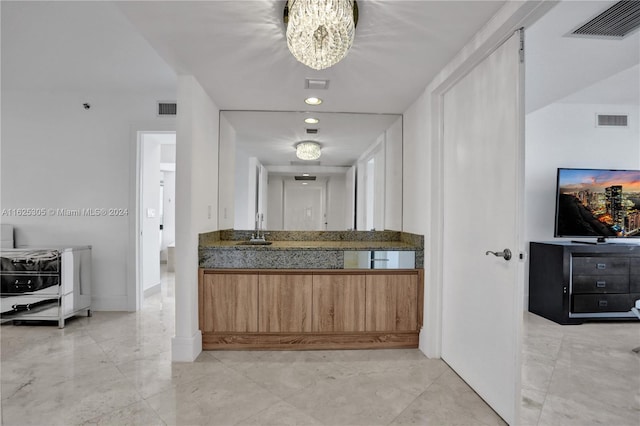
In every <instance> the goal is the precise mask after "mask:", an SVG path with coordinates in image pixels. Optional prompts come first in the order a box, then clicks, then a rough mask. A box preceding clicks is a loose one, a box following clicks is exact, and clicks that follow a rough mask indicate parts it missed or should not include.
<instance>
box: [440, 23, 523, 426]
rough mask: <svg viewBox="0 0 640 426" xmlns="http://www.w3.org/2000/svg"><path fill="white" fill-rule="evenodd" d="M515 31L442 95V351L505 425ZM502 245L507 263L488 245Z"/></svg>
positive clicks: (515, 152) (515, 241) (513, 409)
mask: <svg viewBox="0 0 640 426" xmlns="http://www.w3.org/2000/svg"><path fill="white" fill-rule="evenodd" d="M519 48H520V34H519V32H517V33H516V34H515V35H513V36H512V37H511V38H510V39H509V40H507V41H506V42H505V43H504V44H502V45H501V46H500V47H499V48H498V49H497V50H496V51H494V52H493V53H492V54H491V55H490V56H488V57H487V58H485V59H484V60H483V61H482V62H481V63H480V64H478V65H477V66H476V67H475V68H474V69H473V70H472V71H471V72H470V73H469V74H467V75H466V76H465V77H464V78H462V79H461V80H460V81H459V82H457V83H456V84H455V85H454V86H453V87H452V88H451V89H450V90H448V91H447V92H446V93H445V94H444V100H443V102H444V124H443V135H444V163H443V165H444V230H443V231H444V242H443V294H442V296H443V305H442V358H443V359H444V360H445V361H446V362H447V363H448V364H449V365H450V366H451V367H452V368H453V369H454V370H455V371H456V372H457V373H458V374H459V375H460V377H462V378H463V379H464V380H465V381H466V382H467V383H468V384H469V385H470V386H471V387H473V389H474V390H475V391H476V392H477V393H478V394H479V395H480V396H481V397H482V398H483V399H484V400H485V401H486V402H487V403H488V404H489V405H491V407H492V408H493V409H494V410H495V411H496V412H497V413H498V414H499V415H500V416H501V417H502V418H503V419H504V420H505V421H507V422H508V423H510V424H514V423H515V422H516V421H517V418H518V414H519V411H518V410H519V405H520V335H521V326H522V315H523V314H522V294H523V272H522V264H521V262H520V261H519V260H518V253H519V251H520V250H521V243H522V242H521V236H522V232H521V230H522V220H521V217H522V214H523V210H522V196H523V175H524V161H523V156H522V155H523V154H522V153H523V148H524V146H523V137H522V126H523V109H522V87H523V85H522V78H523V74H522V72H521V70H522V64H521V63H520V59H519ZM503 249H510V250H511V252H512V253H513V257H512V258H511V260H509V261H507V260H505V259H504V258H502V257H496V256H494V255H492V254H489V255H486V254H485V253H486V251H488V250H491V251H495V252H502V251H503Z"/></svg>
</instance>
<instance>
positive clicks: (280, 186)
mask: <svg viewBox="0 0 640 426" xmlns="http://www.w3.org/2000/svg"><path fill="white" fill-rule="evenodd" d="M267 186H268V190H267V197H268V198H269V206H268V207H267V213H268V214H267V222H266V226H267V229H270V230H272V231H282V230H283V229H284V211H283V210H282V209H283V207H284V179H283V177H282V176H273V175H270V176H269V184H268V185H267Z"/></svg>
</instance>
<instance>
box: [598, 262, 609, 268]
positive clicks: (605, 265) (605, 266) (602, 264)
mask: <svg viewBox="0 0 640 426" xmlns="http://www.w3.org/2000/svg"><path fill="white" fill-rule="evenodd" d="M596 269H607V264H606V263H597V264H596Z"/></svg>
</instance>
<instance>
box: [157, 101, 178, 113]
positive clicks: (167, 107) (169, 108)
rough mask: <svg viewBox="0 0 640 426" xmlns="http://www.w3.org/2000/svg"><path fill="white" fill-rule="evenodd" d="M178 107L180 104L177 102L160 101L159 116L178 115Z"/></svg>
mask: <svg viewBox="0 0 640 426" xmlns="http://www.w3.org/2000/svg"><path fill="white" fill-rule="evenodd" d="M177 109H178V106H177V104H176V103H175V102H158V115H159V116H167V115H169V116H173V115H176V112H177Z"/></svg>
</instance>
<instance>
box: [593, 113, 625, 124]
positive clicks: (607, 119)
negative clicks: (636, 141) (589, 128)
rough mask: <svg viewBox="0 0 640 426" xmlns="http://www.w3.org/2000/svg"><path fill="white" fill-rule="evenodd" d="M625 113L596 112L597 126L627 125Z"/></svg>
mask: <svg viewBox="0 0 640 426" xmlns="http://www.w3.org/2000/svg"><path fill="white" fill-rule="evenodd" d="M627 120H628V118H627V116H626V115H612V114H598V127H627V126H628V124H627V123H628V121H627Z"/></svg>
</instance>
